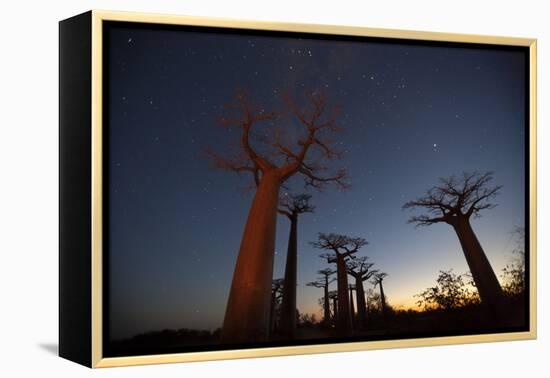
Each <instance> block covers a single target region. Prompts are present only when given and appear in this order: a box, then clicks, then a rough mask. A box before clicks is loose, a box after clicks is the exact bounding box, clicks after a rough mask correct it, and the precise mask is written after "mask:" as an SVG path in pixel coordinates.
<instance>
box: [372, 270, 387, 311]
mask: <svg viewBox="0 0 550 378" xmlns="http://www.w3.org/2000/svg"><path fill="white" fill-rule="evenodd" d="M387 276H388V273H384V272H380V273H375V274H374V277H373V278H372V284H373V285H374V287H376V286H378V287H379V288H380V308H381V310H382V315H384V316H385V315H386V313H387V303H386V295H385V294H384V286H383V285H382V282H383V281H384V279H385V278H386V277H387Z"/></svg>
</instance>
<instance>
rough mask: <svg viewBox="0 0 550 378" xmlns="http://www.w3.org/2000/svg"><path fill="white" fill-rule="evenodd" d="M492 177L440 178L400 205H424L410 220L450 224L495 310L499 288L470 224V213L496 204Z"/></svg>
mask: <svg viewBox="0 0 550 378" xmlns="http://www.w3.org/2000/svg"><path fill="white" fill-rule="evenodd" d="M492 180H493V173H492V172H487V173H484V174H480V173H477V172H473V173H463V175H462V176H461V177H456V176H450V177H444V178H440V184H439V185H438V186H434V187H433V188H431V189H430V190H428V192H427V193H426V195H425V196H424V197H421V198H418V199H416V200H414V201H410V202H407V203H406V204H405V205H404V206H403V207H404V208H412V209H414V208H423V209H425V210H426V212H427V213H426V214H423V215H418V216H413V217H412V218H411V219H410V220H409V222H410V223H415V224H416V225H418V226H430V225H432V224H435V223H447V224H449V225H451V226H452V227H453V229H454V230H455V232H456V235H457V236H458V240H459V241H460V245H461V246H462V251H463V252H464V256H465V257H466V262H467V263H468V267H469V268H470V272H471V273H472V276H473V279H474V282H475V284H476V287H477V290H478V291H479V296H480V297H481V301H482V303H485V304H486V305H488V307H489V308H490V309H491V311H492V312H493V313H498V312H500V311H499V310H500V309H501V307H502V300H503V292H502V288H501V286H500V284H499V282H498V279H497V276H496V275H495V272H494V271H493V268H492V267H491V264H490V263H489V260H488V259H487V256H486V255H485V252H484V251H483V248H482V247H481V244H480V242H479V240H478V239H477V236H476V234H475V232H474V230H473V229H472V226H471V224H470V219H471V218H472V217H479V216H480V212H481V211H483V210H487V209H492V208H494V207H495V206H496V205H495V204H493V203H492V202H491V200H492V199H493V198H494V197H495V196H496V195H497V194H498V193H499V191H500V189H501V186H498V185H496V186H495V185H491V181H492Z"/></svg>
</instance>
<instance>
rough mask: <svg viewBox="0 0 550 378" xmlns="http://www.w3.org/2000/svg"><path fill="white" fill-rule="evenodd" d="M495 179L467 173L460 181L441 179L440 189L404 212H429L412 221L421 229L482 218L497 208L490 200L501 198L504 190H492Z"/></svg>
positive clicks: (419, 199) (407, 204)
mask: <svg viewBox="0 0 550 378" xmlns="http://www.w3.org/2000/svg"><path fill="white" fill-rule="evenodd" d="M492 179H493V173H492V172H486V173H484V174H480V173H478V172H471V173H468V172H464V173H463V174H462V176H461V177H460V178H457V177H456V176H449V177H442V178H440V180H439V181H440V185H438V186H435V187H433V188H431V189H430V190H428V192H427V193H426V195H425V196H424V197H420V198H418V199H416V200H413V201H409V202H407V203H405V204H404V205H403V208H404V209H415V208H423V209H425V210H426V213H425V214H422V215H416V216H413V217H411V218H410V219H409V223H415V224H416V225H417V226H429V225H432V224H434V223H439V222H446V223H449V224H452V223H453V222H454V221H455V219H456V218H457V217H466V218H470V217H471V216H472V215H474V216H479V212H480V211H481V210H485V209H491V208H493V207H495V206H496V205H495V204H493V203H491V202H490V200H491V199H492V198H494V197H495V196H496V195H498V194H499V191H500V189H501V188H502V186H492V187H490V186H489V185H490V182H491V181H492Z"/></svg>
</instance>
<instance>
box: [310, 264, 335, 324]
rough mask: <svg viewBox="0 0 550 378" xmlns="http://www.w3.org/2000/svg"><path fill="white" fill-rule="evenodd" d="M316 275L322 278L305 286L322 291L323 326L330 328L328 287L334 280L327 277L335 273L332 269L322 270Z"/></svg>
mask: <svg viewBox="0 0 550 378" xmlns="http://www.w3.org/2000/svg"><path fill="white" fill-rule="evenodd" d="M317 273H318V274H320V275H321V276H322V277H320V278H319V279H317V281H313V282H308V283H307V284H306V285H307V286H313V287H318V288H322V289H323V326H324V327H329V326H330V299H329V290H328V288H329V285H330V284H331V283H332V282H334V280H335V279H334V278H330V279H329V277H330V276H331V275H332V274H334V273H335V271H334V270H332V269H328V268H327V269H323V270H319V271H317Z"/></svg>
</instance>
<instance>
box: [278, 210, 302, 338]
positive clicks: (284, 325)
mask: <svg viewBox="0 0 550 378" xmlns="http://www.w3.org/2000/svg"><path fill="white" fill-rule="evenodd" d="M297 229H298V217H297V216H296V217H292V218H290V236H289V239H288V252H287V256H286V265H285V281H284V282H285V284H284V286H283V303H282V305H281V332H282V333H283V334H284V335H285V336H288V337H294V335H295V333H296V275H297V272H296V269H297V259H298V257H297V249H298V236H297Z"/></svg>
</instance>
